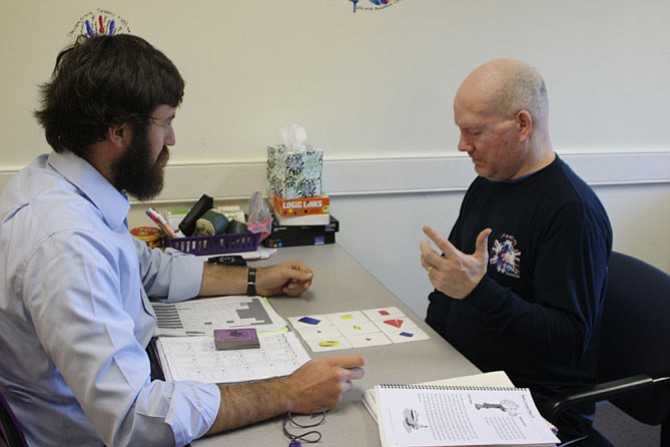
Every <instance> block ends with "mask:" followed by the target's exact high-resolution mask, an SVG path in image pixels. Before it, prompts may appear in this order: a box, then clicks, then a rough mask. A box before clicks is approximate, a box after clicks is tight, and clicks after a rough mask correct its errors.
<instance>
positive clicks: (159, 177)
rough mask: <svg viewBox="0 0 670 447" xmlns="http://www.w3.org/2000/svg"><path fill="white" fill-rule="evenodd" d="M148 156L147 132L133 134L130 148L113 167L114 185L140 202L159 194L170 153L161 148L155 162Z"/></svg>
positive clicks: (165, 147) (164, 147)
mask: <svg viewBox="0 0 670 447" xmlns="http://www.w3.org/2000/svg"><path fill="white" fill-rule="evenodd" d="M150 156H151V155H150V150H149V142H148V139H147V132H146V131H144V132H141V131H140V132H134V135H133V140H132V141H131V143H130V146H128V148H127V149H126V152H125V153H124V154H123V155H122V156H121V158H120V159H119V160H118V161H117V162H116V163H115V164H114V166H113V175H114V185H115V186H116V187H117V188H118V189H119V190H120V191H125V192H126V193H127V194H129V195H131V196H133V197H135V198H136V199H137V200H140V201H145V200H149V199H153V198H154V197H156V196H157V195H158V194H160V192H161V191H162V190H163V174H164V170H165V166H166V165H167V162H168V159H169V158H170V152H169V151H168V148H167V146H163V149H161V151H160V153H159V154H158V158H157V159H156V161H155V162H153V161H152V160H151V158H150Z"/></svg>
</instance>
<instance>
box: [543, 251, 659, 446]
mask: <svg viewBox="0 0 670 447" xmlns="http://www.w3.org/2000/svg"><path fill="white" fill-rule="evenodd" d="M596 370H597V371H596V372H597V377H598V383H597V384H596V385H595V386H593V387H591V388H588V389H584V390H581V391H580V392H576V393H570V394H569V395H565V396H561V397H560V398H557V399H555V400H554V401H553V402H551V403H550V404H549V405H548V406H547V407H545V409H546V410H547V412H546V413H545V414H546V415H547V418H548V419H549V420H555V417H556V416H557V415H558V414H559V413H560V412H561V411H562V410H563V409H565V408H566V407H569V406H571V405H573V404H577V403H583V402H594V403H595V402H599V401H604V400H609V401H610V402H611V403H612V404H614V405H615V406H617V407H618V408H619V409H621V410H623V411H624V412H625V413H627V414H628V415H629V416H631V417H633V418H634V419H636V420H638V421H640V422H642V423H645V424H648V425H659V424H660V425H661V446H662V447H670V275H668V274H666V273H665V272H663V271H661V270H659V269H657V268H656V267H654V266H651V265H649V264H647V263H645V262H644V261H641V260H639V259H636V258H634V257H632V256H629V255H625V254H622V253H618V252H613V253H612V256H611V257H610V261H609V265H608V279H607V290H606V292H605V304H604V308H603V316H602V328H601V333H600V345H599V352H598V363H597V367H596ZM596 417H597V416H596ZM591 439H596V440H601V442H602V444H603V445H611V444H609V443H608V441H607V440H606V439H605V438H604V437H603V436H602V434H600V433H599V432H597V431H596V430H595V429H593V436H592V437H591ZM577 445H578V444H577Z"/></svg>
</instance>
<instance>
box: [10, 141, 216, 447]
mask: <svg viewBox="0 0 670 447" xmlns="http://www.w3.org/2000/svg"><path fill="white" fill-rule="evenodd" d="M129 208H130V205H129V203H128V200H127V198H126V196H125V195H123V194H121V193H120V192H119V191H118V190H116V189H115V188H114V187H113V186H112V185H111V184H110V183H109V182H108V181H107V180H105V179H104V177H102V176H101V175H100V173H99V172H98V171H97V170H95V169H94V168H93V167H92V166H91V165H90V164H88V163H87V162H86V161H84V160H83V159H81V158H79V157H77V156H75V155H74V154H71V153H65V154H58V153H55V152H52V153H51V154H49V155H46V154H45V155H41V156H39V157H38V158H37V159H35V160H34V161H33V162H32V163H31V164H30V165H29V166H27V167H26V168H25V169H23V170H21V171H20V172H19V173H18V174H17V175H16V176H14V178H13V179H12V180H11V181H10V182H9V184H8V185H7V186H6V187H5V190H4V191H3V193H2V196H1V197H0V278H1V283H0V388H2V392H3V394H5V396H7V399H8V400H9V403H10V405H11V407H12V409H13V410H14V412H15V413H16V415H17V416H18V419H19V420H20V421H21V422H22V423H23V425H24V426H25V431H26V435H27V438H28V440H29V443H30V444H31V445H36V446H53V445H67V446H100V445H102V444H103V443H104V444H105V445H107V446H126V445H129V446H153V445H155V446H169V445H183V444H187V443H189V442H190V441H191V440H193V439H196V438H199V437H200V436H202V435H203V434H204V433H205V432H206V431H207V430H208V429H209V427H211V425H212V424H213V422H214V419H215V417H216V414H217V412H218V408H219V403H220V394H219V391H218V388H217V387H216V385H214V384H205V383H199V382H171V383H166V382H162V381H151V379H150V376H149V375H150V365H149V360H148V358H147V354H146V351H145V348H146V346H147V344H148V343H149V341H150V339H151V336H152V334H153V331H154V328H155V326H156V318H155V315H154V312H153V309H152V308H151V305H150V303H149V300H148V298H147V294H148V295H149V296H152V297H160V298H162V299H165V300H167V301H173V302H174V301H180V300H184V299H188V298H191V297H193V296H195V295H197V293H198V290H199V288H200V284H201V278H202V271H203V264H202V261H200V260H198V259H197V258H195V257H194V256H189V255H182V254H180V253H177V252H168V253H165V252H162V251H161V250H150V249H148V248H147V247H146V245H145V244H143V243H141V242H138V241H137V240H135V239H134V238H133V237H132V236H131V235H130V233H129V231H128V228H127V226H126V216H127V214H128V210H129Z"/></svg>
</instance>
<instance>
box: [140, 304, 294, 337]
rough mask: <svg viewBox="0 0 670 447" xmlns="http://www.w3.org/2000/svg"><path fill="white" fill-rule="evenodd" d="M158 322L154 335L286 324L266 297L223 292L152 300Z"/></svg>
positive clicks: (271, 327)
mask: <svg viewBox="0 0 670 447" xmlns="http://www.w3.org/2000/svg"><path fill="white" fill-rule="evenodd" d="M151 306H152V307H153V309H154V312H155V313H156V318H157V320H158V326H157V328H156V331H155V333H154V335H155V336H165V335H168V336H184V335H210V334H213V332H214V329H233V328H238V327H253V328H255V329H256V331H257V332H267V331H277V330H282V329H285V328H286V320H284V319H283V318H282V317H280V316H279V314H278V313H277V311H275V310H274V308H273V307H272V306H271V305H270V303H269V302H268V300H267V298H262V297H260V296H252V297H249V296H226V297H216V298H197V299H192V300H188V301H183V302H180V303H163V302H152V303H151Z"/></svg>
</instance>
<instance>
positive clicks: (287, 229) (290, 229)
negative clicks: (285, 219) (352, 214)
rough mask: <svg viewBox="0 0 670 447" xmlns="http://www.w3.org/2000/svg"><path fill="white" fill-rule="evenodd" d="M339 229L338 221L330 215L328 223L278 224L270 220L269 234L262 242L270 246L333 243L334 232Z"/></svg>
mask: <svg viewBox="0 0 670 447" xmlns="http://www.w3.org/2000/svg"><path fill="white" fill-rule="evenodd" d="M339 230H340V222H339V221H338V220H337V219H335V218H334V217H333V216H330V223H329V224H328V225H302V226H287V225H280V224H279V223H278V222H277V221H276V220H275V221H273V222H272V231H271V232H270V235H269V236H268V237H267V238H265V239H264V240H263V244H264V245H265V246H266V247H270V248H281V247H296V246H301V245H324V244H334V243H335V233H337V232H338V231H339Z"/></svg>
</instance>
